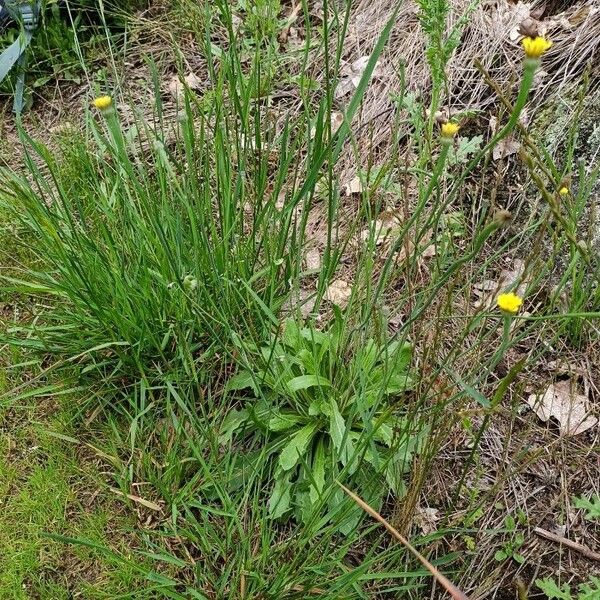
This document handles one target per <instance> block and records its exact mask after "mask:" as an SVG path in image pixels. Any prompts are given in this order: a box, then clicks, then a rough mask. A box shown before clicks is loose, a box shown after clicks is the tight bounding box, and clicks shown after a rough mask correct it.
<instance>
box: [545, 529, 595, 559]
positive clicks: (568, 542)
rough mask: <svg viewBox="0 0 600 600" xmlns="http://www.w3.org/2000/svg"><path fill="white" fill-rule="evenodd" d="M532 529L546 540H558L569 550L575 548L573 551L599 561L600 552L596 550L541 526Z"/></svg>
mask: <svg viewBox="0 0 600 600" xmlns="http://www.w3.org/2000/svg"><path fill="white" fill-rule="evenodd" d="M533 531H534V532H535V533H537V534H538V535H539V536H541V537H543V538H546V539H547V540H550V541H552V542H558V543H559V544H562V545H563V546H566V547H567V548H570V549H571V550H575V552H579V553H580V554H583V556H585V557H586V558H589V559H591V560H596V561H598V562H600V554H599V553H598V552H594V551H593V550H590V549H589V548H588V547H587V546H583V545H581V544H578V543H577V542H573V541H571V540H569V539H567V538H566V537H563V536H562V535H558V534H556V533H552V532H551V531H548V530H547V529H542V528H541V527H536V528H535V529H534V530H533Z"/></svg>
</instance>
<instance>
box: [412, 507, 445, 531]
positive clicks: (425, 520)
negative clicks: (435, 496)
mask: <svg viewBox="0 0 600 600" xmlns="http://www.w3.org/2000/svg"><path fill="white" fill-rule="evenodd" d="M439 520H440V511H439V510H438V509H437V508H429V507H428V508H423V507H421V506H417V508H416V511H415V523H416V524H417V527H419V529H420V530H421V531H422V532H423V535H429V534H431V533H434V532H435V531H437V522H438V521H439Z"/></svg>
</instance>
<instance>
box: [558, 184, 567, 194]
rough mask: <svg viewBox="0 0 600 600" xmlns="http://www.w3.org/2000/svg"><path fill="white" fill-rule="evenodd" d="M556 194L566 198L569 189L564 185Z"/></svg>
mask: <svg viewBox="0 0 600 600" xmlns="http://www.w3.org/2000/svg"><path fill="white" fill-rule="evenodd" d="M558 193H559V194H560V195H561V196H566V195H567V194H568V193H569V188H568V187H567V186H566V185H563V186H562V187H561V188H560V189H559V190H558Z"/></svg>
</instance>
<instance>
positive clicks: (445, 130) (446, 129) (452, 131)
mask: <svg viewBox="0 0 600 600" xmlns="http://www.w3.org/2000/svg"><path fill="white" fill-rule="evenodd" d="M459 129H460V127H459V126H458V125H457V124H456V123H452V122H450V121H448V122H447V123H442V137H445V138H453V137H454V136H455V135H456V134H457V133H458V130H459Z"/></svg>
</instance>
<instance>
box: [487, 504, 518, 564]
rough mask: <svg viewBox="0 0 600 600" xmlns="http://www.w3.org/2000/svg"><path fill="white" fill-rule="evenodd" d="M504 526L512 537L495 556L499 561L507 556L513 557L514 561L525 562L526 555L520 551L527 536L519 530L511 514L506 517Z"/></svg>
mask: <svg viewBox="0 0 600 600" xmlns="http://www.w3.org/2000/svg"><path fill="white" fill-rule="evenodd" d="M504 526H505V528H506V531H507V533H508V534H509V536H510V537H509V540H508V541H507V542H505V543H504V545H503V546H502V548H500V550H497V551H496V554H494V558H495V559H496V560H497V561H498V562H502V561H504V560H506V559H507V558H512V559H513V560H514V561H516V562H518V563H519V564H521V565H522V564H523V563H524V562H525V557H524V556H523V555H522V554H521V553H520V552H519V550H520V548H521V546H522V545H523V543H524V542H525V537H524V536H523V534H522V533H520V532H518V531H517V524H516V522H515V520H514V518H513V517H512V516H511V515H507V516H506V518H505V519H504Z"/></svg>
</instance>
